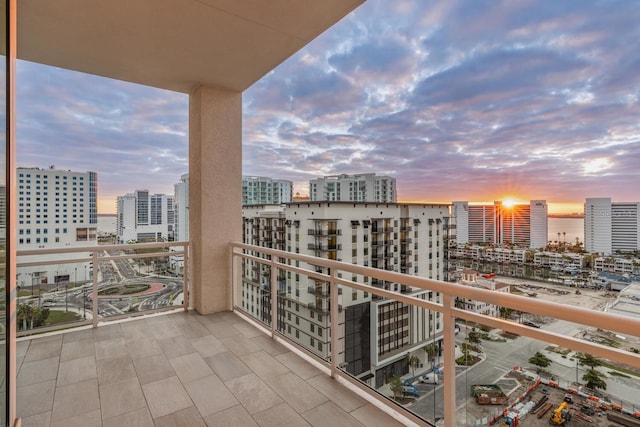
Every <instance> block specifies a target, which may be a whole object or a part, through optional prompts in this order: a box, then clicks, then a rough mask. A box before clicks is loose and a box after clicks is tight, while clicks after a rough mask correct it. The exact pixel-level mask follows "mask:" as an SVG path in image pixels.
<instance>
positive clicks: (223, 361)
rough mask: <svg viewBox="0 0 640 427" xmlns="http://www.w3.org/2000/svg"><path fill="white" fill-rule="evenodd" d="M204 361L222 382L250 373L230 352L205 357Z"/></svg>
mask: <svg viewBox="0 0 640 427" xmlns="http://www.w3.org/2000/svg"><path fill="white" fill-rule="evenodd" d="M204 361H205V362H206V363H207V365H209V367H210V368H211V369H213V372H215V373H216V375H217V376H218V378H220V379H221V380H222V381H228V380H230V379H232V378H238V377H242V376H245V375H248V374H250V373H251V372H252V371H251V369H249V367H248V366H247V365H245V364H244V362H242V360H240V358H239V357H238V356H236V355H235V354H233V353H231V352H230V351H227V352H224V353H220V354H216V355H215V356H210V357H206V358H205V359H204Z"/></svg>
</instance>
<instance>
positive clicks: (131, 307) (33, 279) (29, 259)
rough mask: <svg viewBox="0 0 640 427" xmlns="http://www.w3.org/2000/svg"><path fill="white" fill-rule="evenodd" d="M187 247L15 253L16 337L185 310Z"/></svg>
mask: <svg viewBox="0 0 640 427" xmlns="http://www.w3.org/2000/svg"><path fill="white" fill-rule="evenodd" d="M188 248H189V242H164V243H143V244H136V245H99V246H86V247H68V248H60V249H37V250H26V251H19V252H18V253H17V257H18V259H17V284H18V286H19V293H18V326H17V327H18V332H17V334H18V336H24V335H30V334H33V333H40V332H47V331H51V330H57V329H63V328H69V327H75V326H83V325H91V324H92V325H93V326H97V325H98V322H104V321H109V320H119V319H123V318H128V317H132V316H137V315H142V314H149V313H154V312H161V311H167V310H175V309H176V308H184V309H187V308H188V286H187V279H186V278H187V277H189V271H188V265H189V251H188Z"/></svg>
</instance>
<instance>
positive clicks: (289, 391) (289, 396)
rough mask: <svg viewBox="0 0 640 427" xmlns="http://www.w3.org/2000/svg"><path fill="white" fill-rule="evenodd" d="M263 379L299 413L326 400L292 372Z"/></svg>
mask: <svg viewBox="0 0 640 427" xmlns="http://www.w3.org/2000/svg"><path fill="white" fill-rule="evenodd" d="M264 381H265V382H266V383H267V385H269V386H270V387H271V389H272V390H273V391H275V392H276V393H278V395H279V396H280V397H281V398H282V399H283V400H284V401H285V402H287V404H288V405H289V406H291V407H292V408H293V409H295V410H296V411H298V412H299V413H302V412H306V411H308V410H309V409H311V408H314V407H316V406H318V405H320V404H322V403H324V402H326V401H327V400H328V399H327V397H326V396H324V395H323V394H322V393H320V392H319V391H318V390H316V389H315V388H313V387H312V386H310V385H309V384H307V383H306V382H305V381H304V380H303V379H301V378H300V377H299V376H297V375H296V374H294V373H292V372H289V373H286V374H284V375H279V376H277V377H274V378H271V379H266V380H264Z"/></svg>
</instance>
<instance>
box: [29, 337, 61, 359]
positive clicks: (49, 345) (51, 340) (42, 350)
mask: <svg viewBox="0 0 640 427" xmlns="http://www.w3.org/2000/svg"><path fill="white" fill-rule="evenodd" d="M61 351H62V335H55V336H53V337H46V338H38V339H35V340H33V341H32V342H31V345H29V349H28V350H27V353H26V354H25V357H24V361H25V362H33V361H34V360H42V359H50V358H52V357H60V352H61Z"/></svg>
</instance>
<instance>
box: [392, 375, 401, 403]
mask: <svg viewBox="0 0 640 427" xmlns="http://www.w3.org/2000/svg"><path fill="white" fill-rule="evenodd" d="M389 387H390V388H391V391H392V392H393V397H395V398H398V397H400V395H401V394H402V380H401V379H400V378H399V377H391V379H390V380H389Z"/></svg>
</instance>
